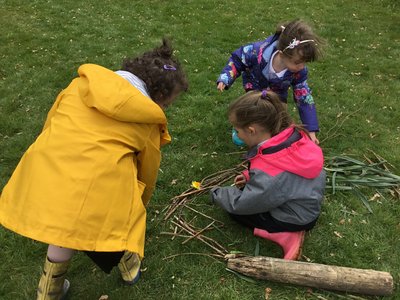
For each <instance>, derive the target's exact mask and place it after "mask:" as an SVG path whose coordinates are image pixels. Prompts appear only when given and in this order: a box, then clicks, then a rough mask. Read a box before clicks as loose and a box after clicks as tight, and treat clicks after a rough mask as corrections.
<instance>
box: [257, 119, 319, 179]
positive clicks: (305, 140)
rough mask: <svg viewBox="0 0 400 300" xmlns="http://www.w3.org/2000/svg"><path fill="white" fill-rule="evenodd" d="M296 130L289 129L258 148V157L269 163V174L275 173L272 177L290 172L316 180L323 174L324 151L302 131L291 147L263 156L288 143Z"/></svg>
mask: <svg viewBox="0 0 400 300" xmlns="http://www.w3.org/2000/svg"><path fill="white" fill-rule="evenodd" d="M294 130H295V129H294V128H293V127H290V128H287V129H285V130H284V131H282V132H281V133H279V134H278V135H276V136H273V137H272V138H271V139H269V140H267V141H266V142H264V143H263V144H262V145H260V146H259V147H258V148H257V154H256V156H258V158H260V159H261V160H263V161H265V162H267V164H268V165H269V166H270V169H269V171H268V173H271V172H272V173H275V174H271V175H276V174H277V173H280V172H282V171H288V172H290V173H293V174H296V175H299V176H301V177H304V178H309V179H312V178H316V177H318V176H319V174H320V173H321V170H322V168H323V164H324V159H323V154H322V150H321V148H320V147H319V146H318V145H316V144H315V143H314V142H312V141H311V140H310V139H309V137H308V136H307V135H306V133H304V132H302V131H299V132H298V133H299V134H300V138H299V139H298V140H297V141H295V142H293V143H292V144H291V145H290V146H289V147H286V148H284V149H281V150H279V151H277V152H275V153H271V154H263V151H264V152H265V151H266V149H268V148H271V147H276V146H279V145H280V144H282V143H284V142H285V141H287V140H288V139H289V138H290V137H291V136H292V134H293V132H294ZM271 170H275V171H271Z"/></svg>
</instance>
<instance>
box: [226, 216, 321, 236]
mask: <svg viewBox="0 0 400 300" xmlns="http://www.w3.org/2000/svg"><path fill="white" fill-rule="evenodd" d="M229 215H230V216H231V217H232V218H233V219H234V220H235V221H237V222H239V223H241V224H243V225H244V226H246V227H249V228H251V229H254V228H260V229H265V230H267V231H268V232H288V231H290V232H294V231H303V230H310V229H312V228H313V227H314V226H315V224H316V223H317V219H318V218H317V219H315V220H314V221H312V222H310V223H308V224H305V225H297V224H291V223H285V222H281V221H278V220H277V219H274V218H273V217H272V216H271V214H270V213H269V212H266V213H262V214H254V215H234V214H229Z"/></svg>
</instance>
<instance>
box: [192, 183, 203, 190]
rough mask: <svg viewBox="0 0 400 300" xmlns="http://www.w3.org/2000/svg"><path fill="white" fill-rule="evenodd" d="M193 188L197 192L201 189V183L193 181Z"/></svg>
mask: <svg viewBox="0 0 400 300" xmlns="http://www.w3.org/2000/svg"><path fill="white" fill-rule="evenodd" d="M192 188H195V189H196V190H199V189H201V183H200V182H198V181H192Z"/></svg>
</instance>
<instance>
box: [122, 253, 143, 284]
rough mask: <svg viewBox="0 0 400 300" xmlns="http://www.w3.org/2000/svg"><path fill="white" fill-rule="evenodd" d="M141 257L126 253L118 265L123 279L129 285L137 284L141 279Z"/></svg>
mask: <svg viewBox="0 0 400 300" xmlns="http://www.w3.org/2000/svg"><path fill="white" fill-rule="evenodd" d="M140 264H141V261H140V257H139V255H138V254H137V253H132V252H129V251H125V254H124V256H123V257H122V258H121V261H120V262H119V264H118V269H119V270H120V272H121V276H122V279H123V280H124V282H125V283H127V284H135V283H136V282H137V281H138V280H139V277H140Z"/></svg>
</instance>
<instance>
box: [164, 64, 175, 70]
mask: <svg viewBox="0 0 400 300" xmlns="http://www.w3.org/2000/svg"><path fill="white" fill-rule="evenodd" d="M163 68H164V70H168V71H176V68H175V67H174V66H172V65H164V66H163Z"/></svg>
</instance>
